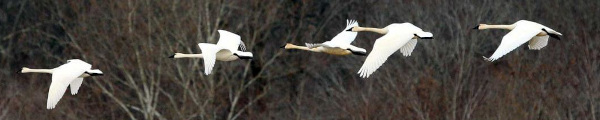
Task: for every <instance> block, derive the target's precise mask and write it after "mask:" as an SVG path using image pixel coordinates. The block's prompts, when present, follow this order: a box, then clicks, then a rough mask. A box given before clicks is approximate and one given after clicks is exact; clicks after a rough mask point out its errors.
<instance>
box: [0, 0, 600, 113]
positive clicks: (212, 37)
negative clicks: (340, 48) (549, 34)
mask: <svg viewBox="0 0 600 120" xmlns="http://www.w3.org/2000/svg"><path fill="white" fill-rule="evenodd" d="M599 16H600V1H599V0H543V1H542V0H540V1H534V0H505V1H504V0H503V1H500V0H453V1H449V0H423V1H421V0H330V1H321V0H102V1H97V0H2V1H0V66H1V68H2V69H0V119H40V118H44V119H500V120H505V119H597V118H598V117H600V116H599V115H600V111H599V109H600V105H599V104H600V92H599V89H600V71H599V69H600V67H599V66H600V61H599V60H600V53H599V52H600V51H599V50H597V49H598V48H600V42H597V41H598V40H599V39H600V35H599V34H598V33H599V32H600V28H599V26H600V19H599V18H600V17H599ZM346 19H357V20H358V21H359V23H360V25H361V26H368V27H385V26H387V25H389V24H391V23H402V22H411V23H413V24H415V25H417V26H419V27H421V28H423V29H424V30H425V31H431V32H432V33H434V35H435V39H433V40H420V41H419V43H418V45H417V47H416V49H415V50H414V52H413V54H412V56H410V57H403V56H402V55H401V54H400V53H399V52H397V53H396V54H394V55H392V56H391V57H390V58H389V59H388V61H387V62H386V63H385V64H384V66H383V67H381V68H379V69H378V70H377V71H376V72H375V73H374V75H373V76H371V78H369V79H362V78H359V76H358V74H356V73H357V71H358V69H359V68H360V66H361V65H362V62H363V61H364V59H365V57H364V56H352V55H351V56H334V55H327V54H323V53H311V52H305V51H295V50H289V51H286V50H282V49H281V48H279V47H280V46H282V45H284V44H285V43H286V42H290V43H295V44H303V43H305V42H324V41H327V40H330V39H331V38H332V37H333V36H335V35H336V34H338V33H339V32H340V31H341V30H342V29H343V28H344V27H345V25H346V23H345V22H346ZM521 19H525V20H531V21H535V22H538V23H540V24H544V25H546V26H548V27H550V28H553V29H555V30H557V31H559V32H562V33H563V34H564V36H563V38H562V40H560V41H557V40H555V39H550V41H549V44H548V46H546V47H545V48H543V49H542V50H541V51H532V50H527V48H526V45H523V46H521V47H519V48H518V49H516V50H514V51H512V52H511V53H509V54H507V55H505V56H504V57H502V58H500V59H499V60H498V61H496V62H493V63H492V62H487V61H484V60H483V58H482V57H481V56H490V55H491V54H492V53H493V52H494V51H495V50H496V48H497V47H498V45H499V44H500V41H501V39H502V36H504V35H505V34H506V33H507V32H508V31H507V30H484V31H477V30H473V29H471V28H472V27H475V26H476V25H478V24H479V23H490V24H512V23H514V22H516V21H517V20H521ZM218 29H224V30H228V31H232V32H234V33H237V34H239V35H240V36H241V37H242V40H243V41H244V42H245V43H246V45H247V46H248V48H249V50H250V51H252V52H253V53H254V56H255V57H254V60H252V61H249V60H238V61H232V62H217V65H216V68H215V69H214V70H213V73H214V74H212V75H209V76H206V75H204V74H203V70H204V68H203V63H202V59H169V58H167V57H168V56H169V55H172V54H173V53H175V52H182V53H200V52H201V51H200V49H199V48H198V46H197V44H198V43H201V42H208V43H216V42H217V39H218V33H217V32H216V31H217V30H218ZM380 36H381V35H378V34H375V33H367V32H365V33H360V34H359V35H358V37H357V39H356V40H355V42H354V43H353V44H354V45H357V46H359V47H363V48H365V49H367V50H368V51H370V50H371V48H372V45H373V43H374V41H375V39H377V38H378V37H380ZM73 58H79V59H82V60H84V61H87V62H89V63H91V64H92V65H93V67H94V68H99V69H101V70H102V71H104V73H105V75H104V76H100V77H91V78H86V80H85V82H84V84H83V86H82V88H81V89H80V90H79V94H77V95H70V94H68V93H67V94H65V95H64V97H63V98H62V99H61V101H60V102H59V103H58V105H57V107H56V108H55V109H53V110H47V109H46V97H47V91H48V88H49V85H50V82H51V79H50V77H51V75H49V74H20V73H19V71H20V69H21V67H30V68H54V67H57V66H59V65H61V64H63V63H65V62H66V60H67V59H73ZM67 92H68V91H67Z"/></svg>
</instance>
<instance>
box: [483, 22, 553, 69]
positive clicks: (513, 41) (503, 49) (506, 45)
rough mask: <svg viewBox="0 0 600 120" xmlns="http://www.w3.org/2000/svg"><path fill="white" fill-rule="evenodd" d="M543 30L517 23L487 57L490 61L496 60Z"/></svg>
mask: <svg viewBox="0 0 600 120" xmlns="http://www.w3.org/2000/svg"><path fill="white" fill-rule="evenodd" d="M540 32H542V30H541V29H538V28H536V27H531V26H523V25H517V26H516V27H515V28H514V29H513V30H512V31H510V32H508V34H506V35H505V36H504V37H503V38H502V42H500V46H499V47H498V49H496V51H495V52H494V54H492V56H491V57H489V58H485V57H484V58H485V59H486V60H488V61H495V60H497V59H498V58H500V57H502V56H504V55H506V54H507V53H508V52H510V51H512V50H514V49H516V48H517V47H519V46H520V45H522V44H524V43H526V42H527V41H529V40H531V39H532V38H533V37H534V36H536V35H537V34H538V33H540Z"/></svg>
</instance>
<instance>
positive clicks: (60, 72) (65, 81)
mask: <svg viewBox="0 0 600 120" xmlns="http://www.w3.org/2000/svg"><path fill="white" fill-rule="evenodd" d="M21 73H50V74H52V83H50V90H49V91H48V102H47V103H46V108H47V109H53V108H54V107H56V104H57V103H58V101H59V100H60V98H62V96H63V95H64V94H65V91H66V90H67V86H71V94H72V95H75V94H77V91H78V90H79V87H80V86H81V83H83V78H84V77H89V76H97V75H103V73H102V71H100V70H98V69H93V70H92V65H90V64H88V63H86V62H84V61H81V60H79V59H71V60H67V63H66V64H63V65H61V66H58V67H57V68H54V69H29V68H26V67H23V69H22V70H21Z"/></svg>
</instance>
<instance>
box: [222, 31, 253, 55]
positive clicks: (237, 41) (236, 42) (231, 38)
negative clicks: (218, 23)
mask: <svg viewBox="0 0 600 120" xmlns="http://www.w3.org/2000/svg"><path fill="white" fill-rule="evenodd" d="M218 32H219V42H217V45H218V46H221V47H223V48H225V49H229V50H231V51H238V48H241V49H242V51H246V45H244V42H242V39H241V37H240V36H239V35H237V34H235V33H232V32H229V31H225V30H218Z"/></svg>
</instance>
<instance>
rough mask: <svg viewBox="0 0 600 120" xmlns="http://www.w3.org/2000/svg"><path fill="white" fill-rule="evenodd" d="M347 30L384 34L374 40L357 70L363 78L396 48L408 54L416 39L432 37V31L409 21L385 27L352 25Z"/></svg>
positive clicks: (371, 72)
mask: <svg viewBox="0 0 600 120" xmlns="http://www.w3.org/2000/svg"><path fill="white" fill-rule="evenodd" d="M348 31H353V32H361V31H368V32H375V33H379V34H384V35H383V36H382V37H380V38H378V39H377V40H376V41H375V44H374V46H373V50H371V53H369V55H368V56H367V59H366V60H365V62H364V63H363V65H362V67H361V68H360V70H359V71H358V74H359V75H360V77H363V78H368V77H369V76H371V74H373V72H375V70H377V69H378V68H379V67H381V65H383V63H385V61H386V60H387V59H388V57H390V56H391V55H392V54H394V53H395V52H396V51H398V50H400V52H401V53H402V54H403V55H404V56H410V55H411V53H412V51H413V50H414V48H415V46H416V45H417V39H419V38H420V39H433V34H432V33H430V32H425V31H423V30H422V29H421V28H419V27H417V26H415V25H413V24H411V23H394V24H391V25H388V26H387V27H385V28H366V27H353V28H351V29H349V30H348Z"/></svg>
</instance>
